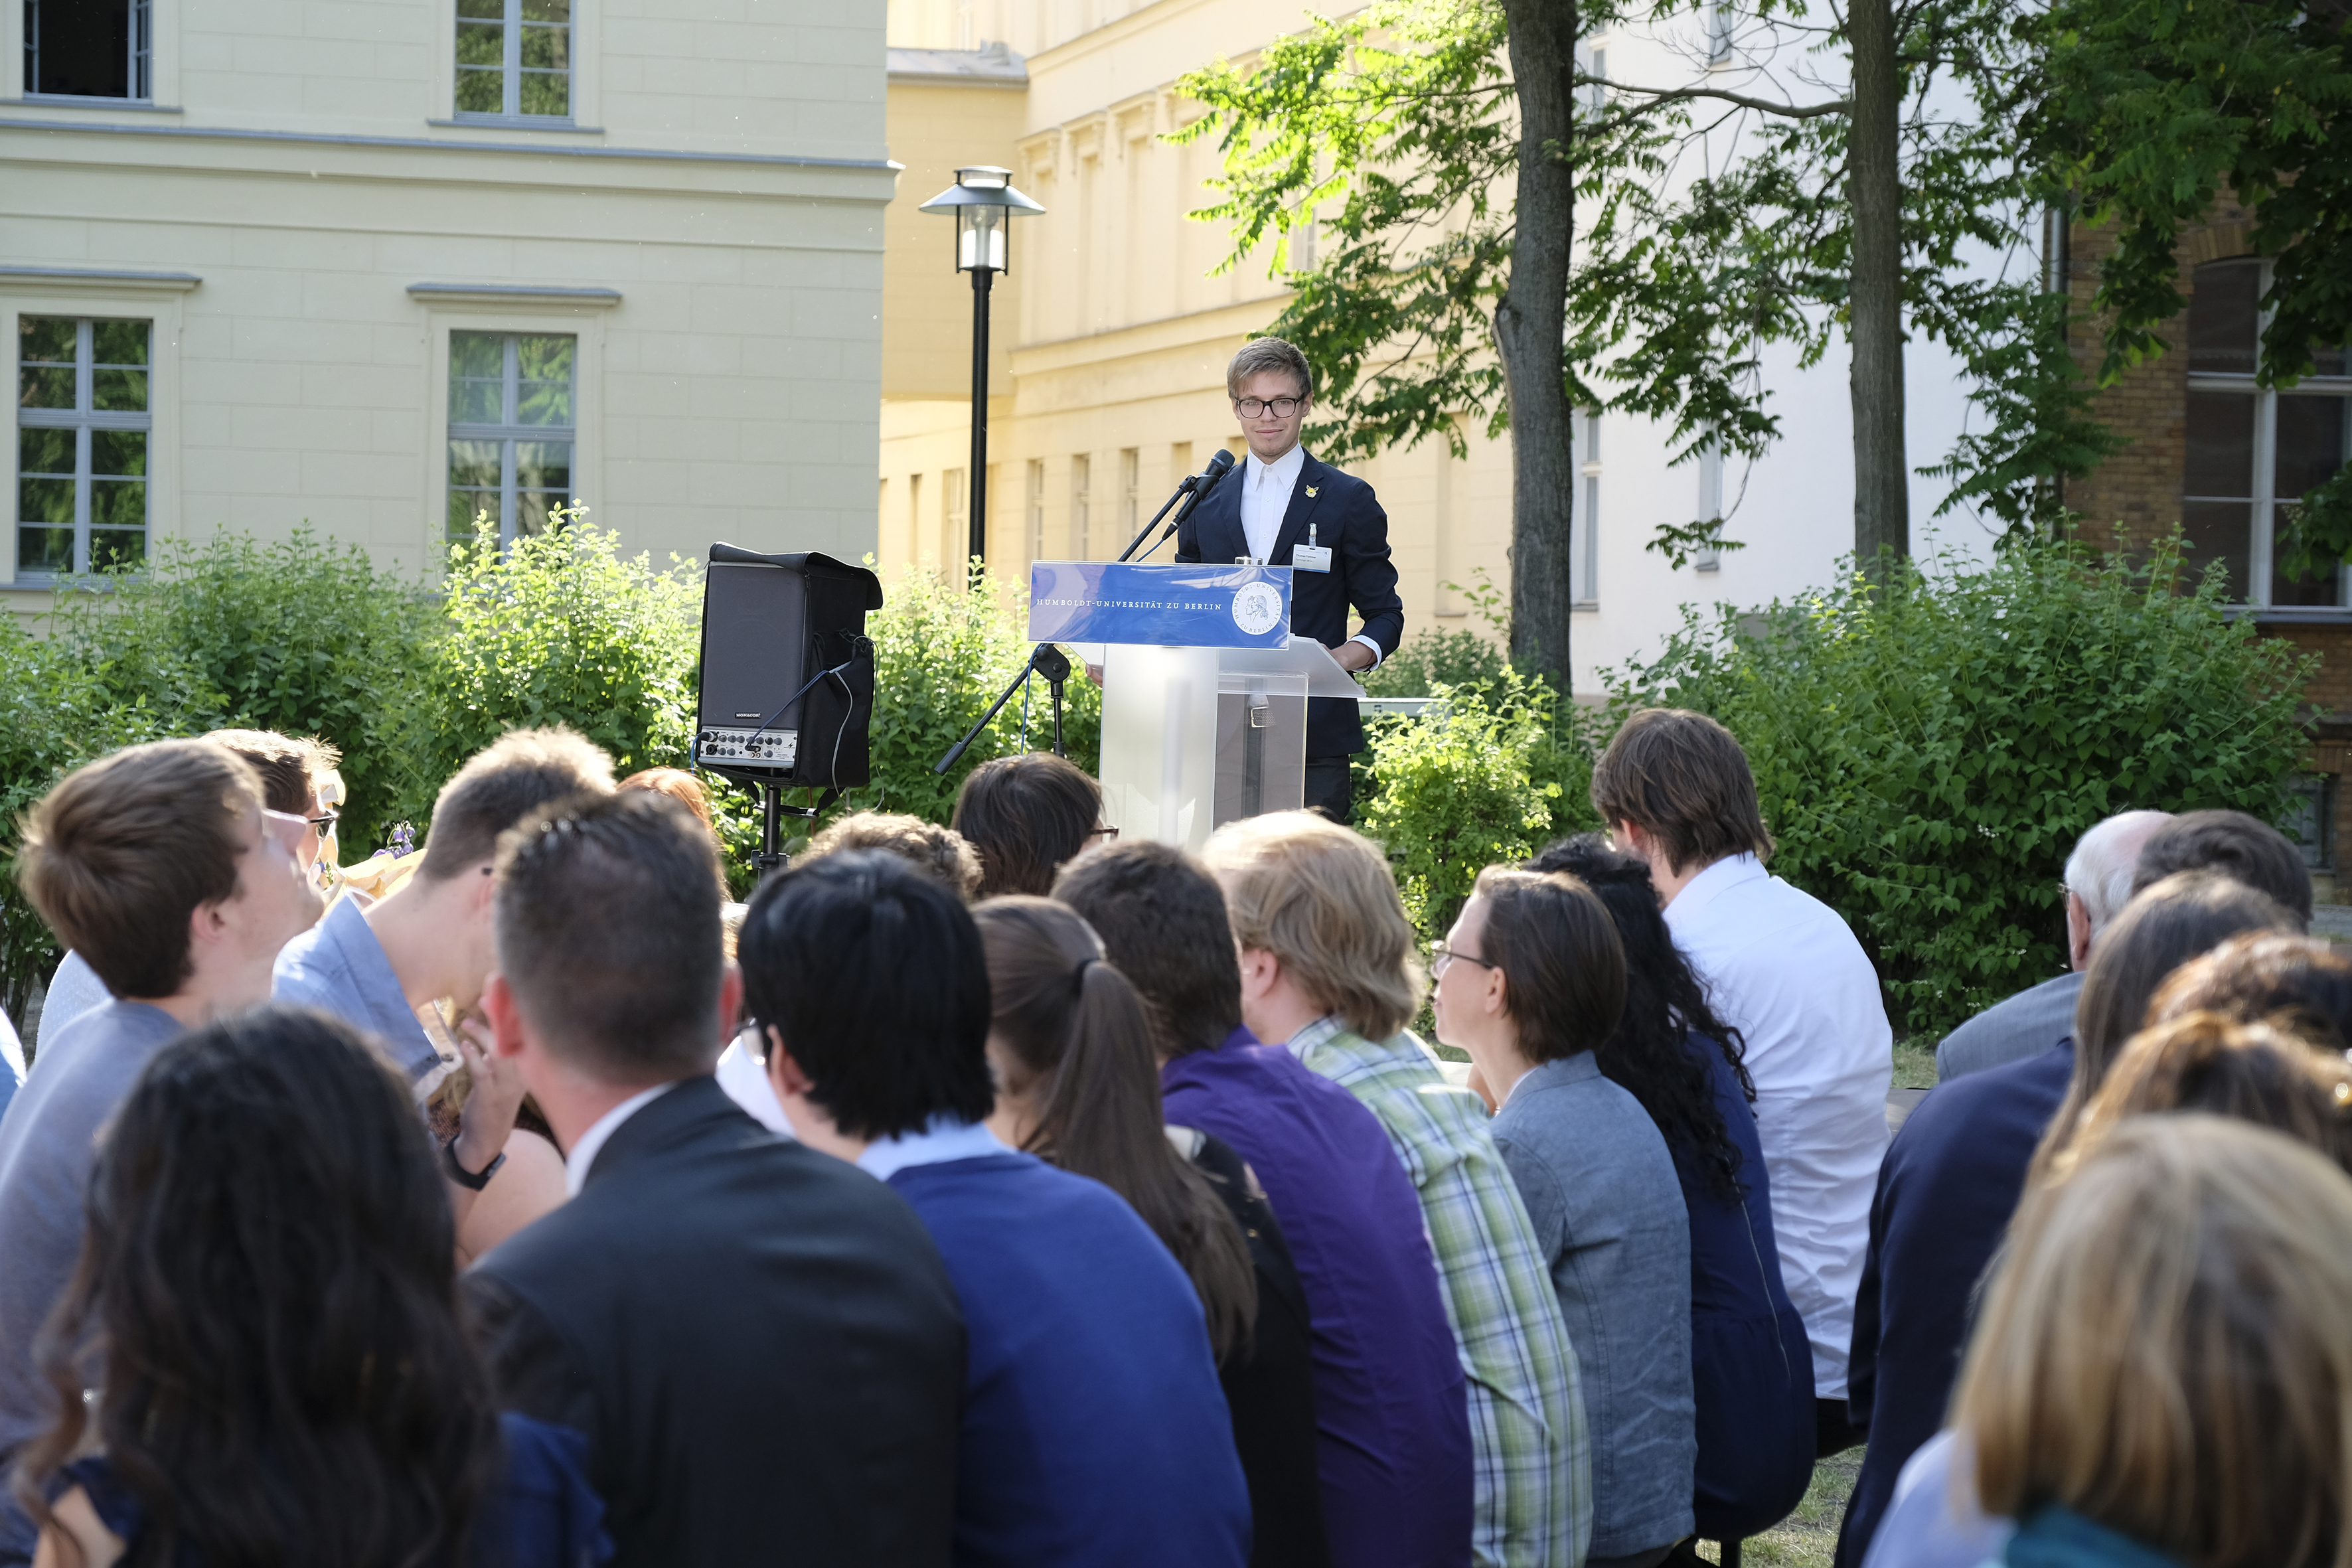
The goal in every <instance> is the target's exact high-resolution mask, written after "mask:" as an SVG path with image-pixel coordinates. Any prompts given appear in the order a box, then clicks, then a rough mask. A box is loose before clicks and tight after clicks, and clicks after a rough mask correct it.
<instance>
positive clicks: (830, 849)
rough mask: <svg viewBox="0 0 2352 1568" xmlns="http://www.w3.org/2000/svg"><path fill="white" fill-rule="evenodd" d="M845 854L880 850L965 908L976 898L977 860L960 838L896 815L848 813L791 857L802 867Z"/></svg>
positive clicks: (947, 829) (918, 819)
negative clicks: (940, 889)
mask: <svg viewBox="0 0 2352 1568" xmlns="http://www.w3.org/2000/svg"><path fill="white" fill-rule="evenodd" d="M845 849H883V850H887V851H888V852H889V853H891V854H893V855H896V856H897V857H898V858H899V859H901V860H904V861H906V862H907V863H908V865H910V866H912V867H914V868H915V869H917V870H918V871H920V872H922V873H923V874H924V875H925V876H927V877H929V878H930V879H931V880H933V881H934V882H937V883H939V884H940V886H941V887H943V888H945V889H947V890H948V891H949V892H950V893H953V894H954V895H955V896H956V897H957V898H959V899H961V900H964V902H966V903H970V902H971V900H973V899H975V898H977V897H978V896H979V894H980V856H979V854H978V852H977V851H975V850H974V849H973V848H972V847H971V845H970V844H968V843H966V842H964V838H963V835H961V834H960V833H958V832H956V831H955V830H954V829H953V828H951V827H941V826H940V825H939V824H938V823H936V822H925V821H924V820H923V819H922V818H921V817H919V816H907V815H905V814H904V813H901V812H891V811H858V812H852V813H851V814H850V815H849V816H845V817H843V818H842V819H841V820H840V821H838V822H836V823H834V824H833V825H832V826H828V827H826V828H825V829H824V831H822V832H820V833H818V834H817V835H816V837H814V838H811V839H810V840H809V842H808V847H807V848H806V849H803V850H802V851H801V852H800V853H799V854H798V855H796V856H794V857H793V865H795V866H806V865H808V864H810V863H811V862H813V861H817V860H822V859H824V858H825V857H826V856H828V855H838V854H840V853H841V852H842V851H843V850H845Z"/></svg>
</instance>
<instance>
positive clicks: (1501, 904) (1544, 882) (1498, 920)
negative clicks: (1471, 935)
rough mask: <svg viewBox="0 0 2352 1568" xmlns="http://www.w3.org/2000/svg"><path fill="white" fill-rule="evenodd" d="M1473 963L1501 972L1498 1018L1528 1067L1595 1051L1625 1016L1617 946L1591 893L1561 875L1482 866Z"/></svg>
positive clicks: (1621, 948)
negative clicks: (1479, 929) (1479, 950)
mask: <svg viewBox="0 0 2352 1568" xmlns="http://www.w3.org/2000/svg"><path fill="white" fill-rule="evenodd" d="M1475 896H1477V897H1479V898H1483V899H1485V900H1486V937H1485V938H1484V941H1483V943H1482V945H1484V946H1485V948H1486V952H1485V953H1483V954H1482V955H1481V956H1482V957H1483V958H1484V959H1485V961H1486V963H1487V964H1488V965H1490V966H1491V967H1493V968H1496V969H1499V970H1501V971H1502V972H1503V975H1504V980H1505V989H1504V992H1503V1012H1504V1015H1505V1016H1507V1017H1508V1018H1509V1019H1510V1020H1511V1022H1512V1024H1513V1025H1514V1026H1516V1027H1517V1031H1518V1047H1519V1054H1520V1055H1522V1056H1524V1057H1526V1058H1527V1059H1528V1061H1530V1062H1532V1063H1536V1064H1538V1065H1541V1064H1542V1063H1544V1062H1550V1061H1560V1060H1563V1059H1565V1058H1569V1057H1572V1056H1575V1055H1576V1054H1577V1053H1578V1052H1580V1051H1591V1050H1598V1049H1599V1048H1600V1047H1601V1045H1602V1043H1603V1042H1605V1041H1606V1040H1607V1039H1608V1038H1609V1037H1610V1036H1612V1035H1613V1034H1615V1033H1616V1032H1617V1026H1618V1024H1619V1022H1620V1021H1621V1020H1622V1019H1623V1017H1624V1016H1625V944H1624V943H1623V942H1621V941H1619V940H1618V937H1617V922H1616V921H1612V920H1611V919H1610V918H1609V910H1608V908H1607V907H1606V906H1605V905H1603V904H1602V903H1601V900H1600V898H1599V897H1598V896H1596V895H1595V894H1594V892H1593V891H1592V889H1590V888H1588V887H1586V886H1585V885H1584V884H1583V883H1582V882H1580V881H1579V880H1577V879H1575V878H1574V877H1571V876H1570V875H1569V874H1568V873H1567V872H1565V871H1523V870H1521V869H1519V868H1517V867H1516V866H1489V867H1487V868H1486V869H1485V870H1483V871H1481V872H1479V873H1478V880H1477V883H1476V894H1475Z"/></svg>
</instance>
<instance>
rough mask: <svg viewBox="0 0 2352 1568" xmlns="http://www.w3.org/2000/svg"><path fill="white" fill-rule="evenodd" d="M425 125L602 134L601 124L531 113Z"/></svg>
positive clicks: (450, 128)
mask: <svg viewBox="0 0 2352 1568" xmlns="http://www.w3.org/2000/svg"><path fill="white" fill-rule="evenodd" d="M425 124H427V125H431V126H435V127H437V128H438V129H440V130H443V131H556V132H562V133H564V134H565V135H569V136H602V135H603V134H604V127H603V126H601V125H574V124H573V123H572V121H570V120H568V119H565V120H558V119H556V118H555V117H554V116H552V115H546V116H541V115H532V114H466V115H460V116H457V118H455V119H450V120H428V121H425Z"/></svg>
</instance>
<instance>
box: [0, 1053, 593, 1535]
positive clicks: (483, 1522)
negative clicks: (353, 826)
mask: <svg viewBox="0 0 2352 1568" xmlns="http://www.w3.org/2000/svg"><path fill="white" fill-rule="evenodd" d="M88 1207H89V1227H88V1232H87V1239H86V1240H85V1242H84V1244H83V1247H82V1251H81V1258H80V1261H79V1265H78V1267H77V1268H76V1270H75V1273H74V1279H73V1284H72V1286H71V1288H70V1289H68V1292H67V1294H66V1297H65V1299H64V1300H62V1301H61V1302H60V1303H59V1304H58V1310H57V1311H56V1313H55V1314H54V1315H53V1316H52V1317H51V1318H50V1320H49V1321H48V1325H47V1329H46V1330H45V1331H44V1334H43V1337H42V1340H41V1342H40V1345H39V1348H38V1351H37V1359H38V1362H39V1366H40V1370H41V1372H42V1373H43V1375H44V1376H45V1377H46V1378H47V1382H48V1384H49V1385H50V1387H51V1388H52V1389H53V1390H54V1391H55V1393H56V1395H57V1399H58V1417H57V1419H56V1421H55V1422H54V1423H53V1424H52V1425H51V1426H49V1427H48V1429H47V1431H46V1432H45V1433H44V1434H43V1435H42V1436H39V1437H38V1438H37V1439H36V1440H35V1441H34V1442H33V1443H32V1444H31V1445H29V1446H28V1447H27V1448H26V1450H25V1451H24V1453H23V1455H22V1456H21V1460H22V1462H21V1465H20V1467H19V1468H18V1470H17V1472H16V1491H15V1495H14V1497H13V1498H12V1499H10V1500H8V1501H7V1502H6V1503H5V1505H0V1564H10V1565H13V1564H20V1563H32V1562H34V1561H36V1559H38V1561H40V1562H43V1563H74V1562H77V1561H79V1563H82V1564H85V1565H87V1568H106V1565H109V1564H111V1563H116V1562H118V1561H120V1562H126V1563H174V1564H191V1563H196V1564H206V1565H209V1568H226V1565H227V1564H231V1563H305V1564H310V1565H313V1568H362V1564H375V1563H442V1564H480V1565H482V1568H489V1565H491V1564H497V1565H499V1568H579V1565H581V1564H584V1563H602V1562H604V1561H605V1560H606V1559H607V1558H609V1557H610V1556H611V1555H612V1546H611V1543H610V1542H608V1541H607V1540H606V1539H605V1536H604V1528H603V1526H602V1524H601V1523H600V1522H599V1521H600V1516H601V1514H602V1512H603V1505H602V1504H601V1503H600V1502H599V1501H598V1500H597V1499H596V1496H595V1494H594V1493H593V1491H591V1490H590V1489H589V1486H588V1482H587V1479H586V1478H585V1476H584V1475H583V1463H584V1460H585V1454H586V1445H585V1444H584V1443H583V1440H582V1439H581V1437H580V1435H579V1434H577V1433H575V1432H572V1431H568V1430H566V1429H563V1428H562V1427H557V1426H547V1425H543V1424H541V1423H539V1422H536V1421H530V1420H526V1419H524V1418H522V1417H520V1416H516V1415H509V1416H506V1417H503V1418H501V1417H500V1416H499V1413H498V1407H497V1405H496V1404H495V1403H494V1402H493V1400H492V1398H491V1394H490V1385H489V1379H488V1375H487V1374H486V1373H485V1372H484V1370H483V1367H482V1364H481V1363H480V1361H479V1360H478V1358H477V1357H476V1355H475V1353H474V1352H473V1350H472V1349H471V1348H470V1347H469V1346H468V1344H467V1341H466V1337H465V1334H464V1331H462V1329H461V1328H460V1326H459V1323H458V1317H457V1279H456V1270H457V1265H456V1256H457V1236H456V1228H455V1226H454V1224H453V1223H452V1220H451V1217H450V1212H449V1204H448V1200H447V1199H446V1197H445V1196H444V1195H443V1194H442V1184H441V1176H440V1166H439V1161H438V1160H437V1158H436V1154H435V1152H434V1148H433V1144H432V1142H431V1140H430V1138H429V1136H428V1135H427V1134H426V1132H425V1125H424V1123H423V1122H422V1121H419V1120H418V1118H417V1115H416V1111H415V1106H414V1104H413V1103H412V1101H411V1100H410V1096H409V1090H408V1086H407V1084H406V1083H405V1082H404V1080H403V1079H402V1078H401V1077H400V1075H399V1074H397V1073H396V1072H394V1069H393V1068H391V1066H390V1065H389V1064H388V1063H387V1062H386V1061H385V1060H384V1058H383V1057H382V1056H381V1055H379V1054H378V1052H377V1051H376V1049H375V1047H373V1046H372V1045H371V1044H369V1043H368V1042H367V1041H366V1040H364V1039H362V1037H360V1035H359V1033H358V1032H357V1031H356V1030H354V1029H352V1027H351V1026H349V1025H347V1024H344V1023H342V1022H341V1021H340V1020H338V1019H336V1018H333V1017H331V1016H328V1015H326V1014H323V1013H317V1012H312V1011H310V1010H308V1009H298V1008H289V1007H265V1008H262V1009H260V1010H258V1011H257V1012H252V1013H247V1014H245V1015H243V1016H238V1017H236V1018H234V1019H231V1020H229V1021H227V1022H224V1023H215V1024H213V1025H211V1026H207V1027H205V1028H203V1029H199V1030H197V1031H196V1032H195V1033H194V1034H191V1035H188V1036H185V1037H183V1038H182V1039H180V1040H178V1041H176V1042H175V1043H173V1044H172V1045H170V1046H167V1047H165V1048H164V1049H163V1051H162V1052H161V1053H159V1054H158V1055H157V1056H156V1057H155V1058H154V1060H153V1061H152V1062H151V1063H150V1064H149V1066H148V1068H147V1069H146V1071H145V1072H144V1073H143V1074H142V1076H141V1078H140V1079H139V1082H138V1085H137V1087H136V1088H134V1089H132V1090H131V1096H130V1098H129V1099H128V1100H125V1101H124V1102H123V1105H122V1109H121V1113H120V1115H119V1116H118V1117H117V1119H116V1121H115V1123H114V1127H113V1130H112V1131H111V1132H110V1134H109V1135H108V1137H107V1138H106V1139H105V1140H104V1141H103V1142H102V1143H101V1144H100V1150H99V1154H98V1163H97V1165H96V1168H95V1169H94V1171H93V1172H92V1174H91V1179H90V1186H89V1205H88ZM92 1372H95V1373H98V1377H97V1381H98V1383H99V1385H100V1388H101V1390H102V1392H103V1397H101V1398H99V1399H97V1400H94V1401H86V1399H85V1395H84V1394H83V1390H84V1389H85V1388H86V1387H87V1386H89V1384H90V1383H91V1381H92V1379H91V1377H90V1375H89V1373H92Z"/></svg>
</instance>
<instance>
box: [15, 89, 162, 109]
mask: <svg viewBox="0 0 2352 1568" xmlns="http://www.w3.org/2000/svg"><path fill="white" fill-rule="evenodd" d="M0 104H12V105H21V106H22V107H24V108H26V109H94V110H101V111H103V112H104V113H107V114H177V113H179V112H180V110H179V108H178V107H177V106H176V105H173V104H168V103H155V102H152V101H150V100H147V99H143V98H84V97H82V96H80V95H79V93H62V92H28V93H26V95H25V96H24V97H22V98H0Z"/></svg>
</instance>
